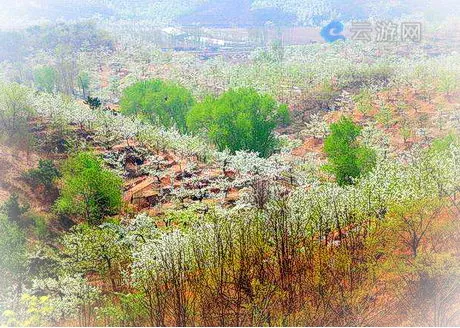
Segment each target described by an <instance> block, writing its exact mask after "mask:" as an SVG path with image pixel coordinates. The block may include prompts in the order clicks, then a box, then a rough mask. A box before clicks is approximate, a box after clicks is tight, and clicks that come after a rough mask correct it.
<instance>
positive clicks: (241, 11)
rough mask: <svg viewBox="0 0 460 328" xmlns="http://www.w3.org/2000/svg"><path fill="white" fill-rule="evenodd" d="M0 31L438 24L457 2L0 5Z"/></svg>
mask: <svg viewBox="0 0 460 328" xmlns="http://www.w3.org/2000/svg"><path fill="white" fill-rule="evenodd" d="M0 5H1V7H2V11H0V27H2V26H8V25H21V24H23V25H24V24H25V25H27V24H28V25H30V24H34V23H36V22H40V21H48V22H50V21H51V22H53V21H56V20H63V21H69V20H80V19H88V18H95V19H97V20H101V19H102V20H105V19H110V20H115V21H116V20H125V21H148V22H149V24H152V25H156V26H171V25H184V26H205V27H229V26H233V27H235V26H237V27H247V26H263V25H265V24H266V23H268V22H271V23H273V24H274V25H278V26H293V25H296V26H299V25H303V26H318V25H323V24H324V22H327V21H330V20H331V19H340V20H342V21H349V20H352V19H360V20H363V19H368V18H369V17H374V18H378V19H392V18H397V17H405V16H406V15H413V14H416V15H418V17H419V16H424V17H426V18H429V19H435V20H437V21H443V20H444V19H445V17H447V16H448V15H453V14H455V13H456V12H459V11H460V1H458V0H437V1H434V0H395V1H388V0H129V1H126V0H16V1H14V2H13V1H11V0H0Z"/></svg>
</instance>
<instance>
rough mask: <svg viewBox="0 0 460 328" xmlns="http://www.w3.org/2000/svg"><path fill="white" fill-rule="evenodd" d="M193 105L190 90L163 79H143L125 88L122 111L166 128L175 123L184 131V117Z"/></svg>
mask: <svg viewBox="0 0 460 328" xmlns="http://www.w3.org/2000/svg"><path fill="white" fill-rule="evenodd" d="M193 104H194V99H193V97H192V94H191V93H190V91H188V90H187V89H185V88H183V87H181V86H179V85H176V84H174V83H170V82H164V81H161V80H150V81H141V82H138V83H135V84H134V85H132V86H130V87H128V88H126V89H125V90H124V91H123V96H122V98H121V111H122V113H124V114H127V115H135V116H137V117H140V118H141V119H144V120H147V121H150V122H152V123H159V124H161V125H163V126H165V127H172V126H176V127H177V128H178V129H179V130H180V131H182V132H185V130H186V123H185V117H186V115H187V112H188V111H189V109H190V108H191V106H192V105H193Z"/></svg>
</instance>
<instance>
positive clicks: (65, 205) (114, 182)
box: [55, 153, 123, 224]
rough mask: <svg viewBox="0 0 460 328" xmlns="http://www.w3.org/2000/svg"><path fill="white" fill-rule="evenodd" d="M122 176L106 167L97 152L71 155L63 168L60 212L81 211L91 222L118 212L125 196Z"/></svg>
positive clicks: (58, 207) (74, 212) (96, 221)
mask: <svg viewBox="0 0 460 328" xmlns="http://www.w3.org/2000/svg"><path fill="white" fill-rule="evenodd" d="M122 185H123V183H122V180H121V178H119V177H118V176H116V175H115V174H114V173H112V172H110V171H109V170H107V169H105V168H104V167H103V166H102V162H101V161H100V160H99V159H98V158H96V157H95V156H94V155H92V154H89V153H80V154H77V155H76V156H74V157H71V158H69V159H68V160H67V161H66V162H65V163H64V165H63V168H62V179H61V188H60V197H59V198H58V200H57V201H56V204H55V208H56V210H57V212H58V213H62V214H70V215H78V216H81V217H83V218H84V219H86V220H87V221H88V222H89V223H90V224H100V223H101V222H102V219H103V218H104V217H105V216H107V215H113V214H116V213H117V211H118V210H119V208H120V206H121V203H122V199H121V188H122Z"/></svg>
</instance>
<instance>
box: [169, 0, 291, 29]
mask: <svg viewBox="0 0 460 328" xmlns="http://www.w3.org/2000/svg"><path fill="white" fill-rule="evenodd" d="M175 21H176V22H177V23H178V24H179V25H185V26H190V25H194V26H207V27H232V26H238V27H250V26H263V25H265V24H266V23H269V22H270V23H273V24H275V25H283V26H287V25H289V26H290V25H294V24H296V22H297V17H296V15H294V14H293V13H287V12H285V11H283V10H282V9H280V8H274V7H267V8H256V9H254V8H253V7H252V1H251V0H220V1H209V2H207V3H205V4H203V5H201V6H199V7H198V8H196V9H195V10H194V11H193V12H191V13H188V14H186V15H181V16H179V17H178V18H177V19H176V20H175Z"/></svg>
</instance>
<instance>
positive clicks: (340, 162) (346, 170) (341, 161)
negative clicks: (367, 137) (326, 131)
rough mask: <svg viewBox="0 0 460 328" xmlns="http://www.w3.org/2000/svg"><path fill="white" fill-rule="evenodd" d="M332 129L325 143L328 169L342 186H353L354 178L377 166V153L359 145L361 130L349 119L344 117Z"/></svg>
mask: <svg viewBox="0 0 460 328" xmlns="http://www.w3.org/2000/svg"><path fill="white" fill-rule="evenodd" d="M330 129H331V134H330V135H329V136H328V137H327V138H326V139H325V141H324V151H325V152H326V155H327V157H328V160H329V164H328V165H327V166H326V169H327V170H329V171H330V172H332V173H333V174H334V175H335V176H336V179H337V182H338V183H339V184H340V185H345V184H352V183H353V179H354V178H358V177H359V176H360V175H362V174H364V173H367V172H369V171H370V170H371V169H372V168H373V167H374V166H375V162H376V154H375V151H374V150H372V149H370V148H367V147H363V146H360V145H359V142H358V140H357V138H358V136H359V135H360V133H361V128H360V127H359V126H357V125H356V124H355V123H353V121H352V120H351V119H350V118H348V117H345V116H342V117H341V118H340V120H339V121H338V122H337V123H333V124H331V126H330Z"/></svg>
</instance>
